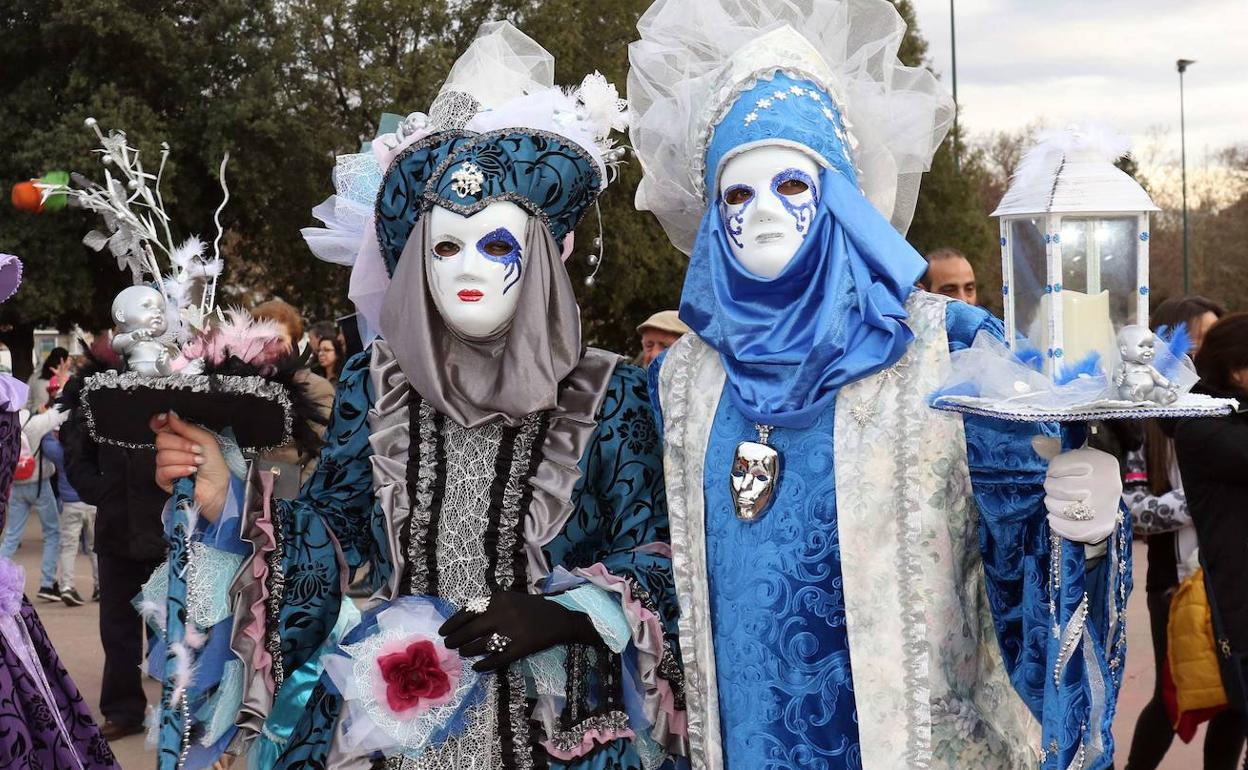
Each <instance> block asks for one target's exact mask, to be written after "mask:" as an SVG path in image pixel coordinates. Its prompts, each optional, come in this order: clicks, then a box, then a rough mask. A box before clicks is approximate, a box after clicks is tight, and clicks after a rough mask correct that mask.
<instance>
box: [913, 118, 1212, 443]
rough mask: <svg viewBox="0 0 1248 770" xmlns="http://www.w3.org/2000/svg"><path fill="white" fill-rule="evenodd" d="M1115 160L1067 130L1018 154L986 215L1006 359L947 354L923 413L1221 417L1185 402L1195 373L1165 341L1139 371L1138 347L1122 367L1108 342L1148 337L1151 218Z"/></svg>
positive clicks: (1190, 398)
mask: <svg viewBox="0 0 1248 770" xmlns="http://www.w3.org/2000/svg"><path fill="white" fill-rule="evenodd" d="M1126 150H1127V144H1126V142H1125V141H1124V140H1123V139H1121V138H1119V137H1114V136H1111V135H1108V134H1104V133H1102V132H1098V131H1089V130H1079V129H1068V130H1066V131H1063V132H1059V133H1054V134H1050V135H1048V136H1046V137H1044V138H1043V139H1042V140H1041V141H1040V142H1039V143H1038V144H1037V145H1036V146H1035V147H1034V148H1032V149H1031V150H1029V151H1028V152H1027V155H1026V156H1025V157H1024V158H1023V160H1022V162H1021V163H1020V164H1019V166H1018V171H1017V172H1016V173H1015V174H1014V178H1013V179H1012V180H1011V182H1010V188H1009V190H1007V191H1006V193H1005V197H1004V198H1002V200H1001V205H1000V206H998V207H997V210H996V211H994V212H993V216H995V217H999V218H1000V221H1001V273H1002V290H1003V293H1004V297H1005V327H1006V339H1007V341H1008V347H1007V345H1003V344H1001V342H1000V341H998V340H996V339H995V338H992V337H991V335H985V334H980V335H979V336H978V337H977V338H976V339H975V342H974V343H973V344H972V345H971V346H970V348H967V349H965V350H961V351H955V352H954V353H953V354H952V366H951V368H950V373H949V375H948V377H947V378H946V380H945V381H944V383H943V384H942V385H941V387H940V388H939V389H938V390H937V392H936V393H935V394H934V395H933V399H932V406H934V407H936V408H937V409H944V410H948V411H953V412H963V413H968V414H981V415H987V416H991V417H998V418H1003V419H1007V420H1023V421H1041V422H1047V421H1052V420H1056V421H1060V422H1081V421H1088V420H1104V419H1118V418H1145V417H1179V416H1189V417H1196V416H1202V415H1214V414H1225V413H1226V412H1228V411H1229V410H1230V408H1231V407H1232V406H1233V404H1232V402H1230V401H1227V400H1226V399H1216V398H1211V397H1209V396H1206V395H1202V394H1197V393H1191V392H1189V391H1190V389H1191V387H1192V385H1193V384H1195V382H1196V379H1197V377H1196V372H1195V369H1194V368H1193V367H1192V364H1191V362H1190V361H1189V360H1188V359H1187V358H1186V357H1185V356H1184V355H1183V353H1184V352H1185V348H1182V347H1171V345H1170V342H1169V340H1166V339H1162V340H1157V339H1153V342H1154V344H1155V347H1156V352H1155V354H1154V355H1155V357H1154V358H1153V359H1150V360H1145V361H1143V362H1142V361H1141V358H1140V355H1139V352H1138V343H1137V345H1136V347H1135V348H1134V349H1132V351H1131V352H1132V356H1131V360H1130V361H1126V362H1124V361H1123V360H1122V355H1121V354H1120V350H1122V349H1124V348H1120V346H1119V344H1118V335H1119V332H1120V331H1122V329H1123V328H1124V327H1127V326H1134V327H1145V328H1144V329H1143V330H1140V329H1137V330H1134V331H1132V332H1129V333H1128V334H1127V336H1131V335H1136V336H1137V337H1138V335H1139V334H1141V333H1143V334H1148V332H1147V326H1148V215H1149V213H1150V212H1153V211H1157V207H1156V206H1155V205H1154V204H1153V202H1152V200H1151V199H1150V198H1149V197H1148V193H1146V192H1145V191H1144V188H1142V187H1140V185H1139V184H1138V183H1137V182H1136V181H1135V180H1134V179H1132V178H1131V177H1130V176H1128V175H1127V174H1126V173H1124V172H1123V171H1122V170H1120V169H1119V168H1117V167H1116V166H1114V161H1116V160H1117V159H1118V158H1121V157H1122V156H1123V155H1124V154H1125V152H1126ZM1180 345H1181V343H1180ZM1149 361H1151V363H1150V362H1149ZM1142 368H1143V370H1144V371H1143V373H1144V374H1145V375H1147V377H1148V378H1149V380H1148V385H1149V388H1148V389H1147V390H1143V391H1142V390H1140V388H1141V387H1142V386H1141V383H1140V382H1139V378H1140V375H1141V369H1142ZM1128 376H1130V377H1132V378H1133V379H1132V380H1131V381H1130V382H1128V379H1127V378H1128Z"/></svg>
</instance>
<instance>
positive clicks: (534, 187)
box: [376, 128, 605, 273]
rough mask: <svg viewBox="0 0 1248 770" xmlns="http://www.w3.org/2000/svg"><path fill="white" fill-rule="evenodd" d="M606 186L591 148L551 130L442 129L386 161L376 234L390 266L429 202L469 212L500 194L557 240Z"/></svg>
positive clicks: (429, 204)
mask: <svg viewBox="0 0 1248 770" xmlns="http://www.w3.org/2000/svg"><path fill="white" fill-rule="evenodd" d="M604 188H605V184H604V177H603V173H602V171H601V169H600V167H599V164H598V162H596V161H595V160H594V158H593V156H592V155H591V154H590V153H589V152H588V151H587V150H586V149H585V148H584V147H582V146H581V145H580V144H578V143H576V142H574V141H572V140H570V139H568V138H566V137H563V136H560V135H559V134H556V133H554V132H552V131H548V130H543V129H528V128H514V129H503V130H499V131H490V132H486V133H480V134H477V133H473V132H471V131H467V130H463V129H461V130H454V131H446V132H442V133H438V134H434V135H431V136H429V137H426V138H425V139H424V140H422V141H420V142H417V143H416V144H414V145H412V146H411V147H409V148H407V149H406V150H404V151H403V152H402V153H401V154H400V155H399V156H398V157H396V158H395V160H394V162H393V163H391V165H390V168H389V169H388V170H387V171H386V173H385V176H384V178H383V180H382V184H381V188H380V190H379V191H378V195H377V203H376V223H377V241H378V244H379V246H380V247H381V253H382V257H383V258H384V259H385V262H386V268H387V269H388V270H389V271H390V272H391V273H393V272H394V268H395V265H396V264H397V263H398V260H399V255H400V254H402V252H403V248H404V247H405V246H406V244H407V239H408V238H409V237H410V236H411V234H412V231H413V230H414V229H415V226H416V222H417V220H418V219H419V218H420V215H421V214H422V213H423V212H425V211H428V210H429V208H430V207H432V206H435V205H436V206H443V207H445V208H447V209H450V210H451V211H455V212H457V213H460V214H463V215H465V216H470V215H472V214H475V213H477V212H478V211H480V210H482V209H483V208H485V207H486V206H487V205H489V204H490V203H493V202H495V201H500V200H505V201H511V202H513V203H515V204H517V205H518V206H520V207H521V208H523V209H525V210H526V211H528V212H529V213H531V214H533V215H534V216H536V217H538V218H539V219H541V220H542V221H543V222H544V223H545V224H546V226H547V227H549V228H550V232H551V235H553V236H554V238H555V241H556V242H562V240H563V238H564V237H565V236H566V235H567V234H568V233H570V232H572V230H573V229H575V228H576V225H577V224H578V223H579V222H580V221H581V219H582V217H584V215H585V213H586V212H587V211H588V210H589V207H590V206H592V205H593V203H594V201H596V200H597V199H598V195H599V194H600V193H601V192H602V190H603V189H604Z"/></svg>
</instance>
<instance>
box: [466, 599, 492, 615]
mask: <svg viewBox="0 0 1248 770" xmlns="http://www.w3.org/2000/svg"><path fill="white" fill-rule="evenodd" d="M489 608H490V597H488V596H478V597H477V598H475V599H469V600H468V602H467V603H465V604H464V609H466V610H468V611H469V612H471V613H472V614H474V615H484V614H485V612H486V610H488V609H489Z"/></svg>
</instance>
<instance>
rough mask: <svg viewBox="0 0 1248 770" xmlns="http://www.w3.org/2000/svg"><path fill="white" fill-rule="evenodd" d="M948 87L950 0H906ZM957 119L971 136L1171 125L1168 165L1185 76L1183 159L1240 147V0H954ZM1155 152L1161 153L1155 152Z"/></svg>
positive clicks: (1246, 104)
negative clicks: (1044, 126) (1084, 124)
mask: <svg viewBox="0 0 1248 770" xmlns="http://www.w3.org/2000/svg"><path fill="white" fill-rule="evenodd" d="M914 5H915V10H916V11H917V15H918V24H919V29H920V31H921V32H922V34H923V36H924V37H925V38H926V39H927V41H928V43H929V46H930V47H929V50H928V57H929V59H930V61H931V64H932V65H933V67H934V68H935V69H936V70H937V71H938V72H939V73H940V75H941V79H942V81H943V82H944V83H945V85H946V87H947V88H952V81H951V80H950V77H949V71H950V60H949V50H950V43H949V0H914ZM955 9H956V11H957V40H958V101H959V102H960V104H961V111H960V113H959V114H960V120H961V123H962V125H963V127H964V129H965V130H969V131H970V132H971V133H972V135H974V134H981V133H983V132H986V131H992V130H1004V129H1017V128H1022V127H1024V126H1026V125H1027V124H1028V123H1030V122H1033V121H1036V120H1045V121H1047V122H1048V124H1049V125H1050V126H1051V127H1054V128H1059V127H1062V126H1065V125H1067V124H1070V123H1072V122H1080V121H1085V120H1089V119H1091V120H1095V121H1096V122H1099V123H1103V124H1106V125H1109V126H1113V127H1115V128H1117V129H1119V130H1121V131H1123V132H1125V133H1129V134H1131V135H1132V137H1133V138H1134V139H1135V145H1136V147H1135V149H1136V152H1137V155H1138V154H1139V153H1140V152H1142V151H1143V149H1142V148H1143V145H1144V144H1146V138H1147V135H1148V133H1149V130H1150V129H1151V128H1155V127H1162V128H1166V129H1168V134H1167V135H1166V137H1165V143H1164V146H1163V147H1161V148H1159V149H1160V150H1161V152H1162V153H1163V155H1164V154H1170V155H1171V157H1172V158H1173V159H1174V161H1175V162H1176V163H1177V160H1178V153H1179V79H1178V77H1179V76H1178V73H1177V72H1176V71H1175V60H1176V59H1179V58H1184V59H1195V60H1196V63H1195V64H1193V65H1191V66H1190V67H1189V68H1188V70H1187V74H1186V75H1185V87H1186V102H1187V152H1188V168H1189V170H1190V169H1192V168H1193V165H1194V164H1199V163H1201V162H1202V160H1203V158H1204V156H1205V155H1206V153H1207V152H1208V151H1214V150H1217V149H1219V148H1221V147H1225V146H1228V145H1233V144H1246V145H1248V0H955ZM1158 160H1159V161H1161V160H1165V158H1158Z"/></svg>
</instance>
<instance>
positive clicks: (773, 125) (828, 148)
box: [705, 72, 858, 190]
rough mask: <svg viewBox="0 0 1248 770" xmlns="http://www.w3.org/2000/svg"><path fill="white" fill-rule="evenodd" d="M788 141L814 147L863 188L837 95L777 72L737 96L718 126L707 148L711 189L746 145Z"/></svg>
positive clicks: (801, 79)
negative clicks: (726, 163)
mask: <svg viewBox="0 0 1248 770" xmlns="http://www.w3.org/2000/svg"><path fill="white" fill-rule="evenodd" d="M759 142H766V143H773V144H774V143H776V142H788V143H790V144H800V145H802V146H804V147H809V148H810V149H811V150H813V151H814V152H816V153H817V154H818V155H819V156H821V157H822V158H823V160H824V163H825V164H826V165H828V166H830V167H831V168H833V169H835V170H836V171H838V172H839V173H840V174H841V175H842V176H844V177H845V178H846V179H848V180H849V181H850V182H852V183H853V185H854V187H855V188H857V187H858V175H857V173H856V172H855V170H854V164H853V163H852V162H851V161H850V159H849V150H848V144H849V140H848V137H847V136H846V133H845V120H844V118H842V117H841V111H840V109H839V108H838V107H837V105H836V102H835V101H834V100H833V99H832V97H831V96H830V95H829V94H828V93H827V92H826V91H824V90H823V89H822V88H820V87H819V86H817V85H815V84H814V83H813V82H811V81H809V80H805V79H803V78H797V77H793V76H792V75H789V74H787V73H784V72H777V73H775V74H774V75H772V76H771V77H764V78H763V79H761V80H759V82H758V83H756V84H755V85H754V86H753V87H752V88H750V89H749V90H748V91H744V92H743V93H742V94H741V95H740V96H738V97H737V101H736V102H735V103H734V104H733V105H732V107H730V108H729V110H728V112H727V114H725V115H724V117H723V118H722V119H721V120H720V121H719V123H717V124H715V129H714V133H713V134H712V135H711V141H710V142H709V143H708V145H707V148H706V180H705V181H706V189H707V190H714V189H715V188H716V184H715V182H716V179H717V176H718V173H719V167H720V164H722V163H723V162H724V158H725V157H726V156H727V155H728V154H729V153H732V152H733V151H735V150H738V149H739V148H741V147H744V146H746V145H750V144H754V143H759Z"/></svg>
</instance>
